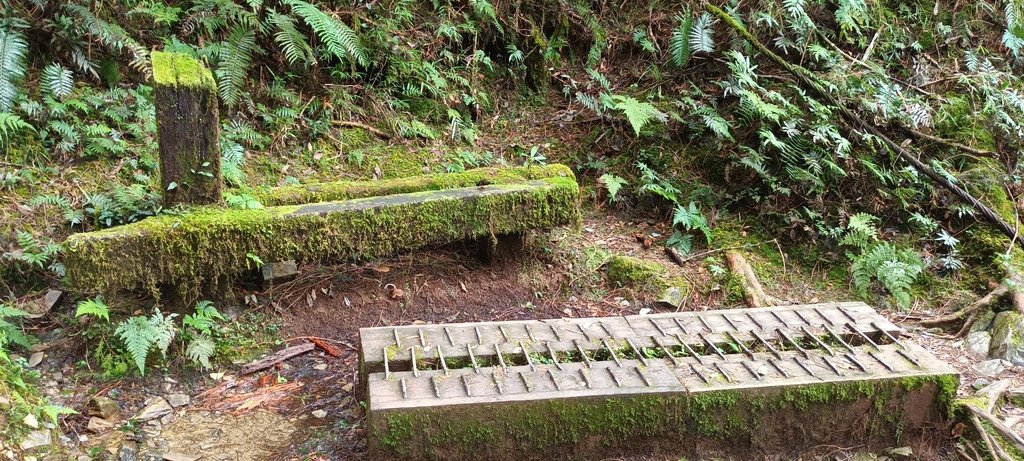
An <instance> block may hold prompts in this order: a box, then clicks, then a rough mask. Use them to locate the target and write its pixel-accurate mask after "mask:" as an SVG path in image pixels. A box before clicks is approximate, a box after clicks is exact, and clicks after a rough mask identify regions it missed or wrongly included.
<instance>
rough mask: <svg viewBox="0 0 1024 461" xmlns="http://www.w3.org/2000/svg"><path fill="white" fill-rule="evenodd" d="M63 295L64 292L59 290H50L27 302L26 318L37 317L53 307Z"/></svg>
mask: <svg viewBox="0 0 1024 461" xmlns="http://www.w3.org/2000/svg"><path fill="white" fill-rule="evenodd" d="M63 296H64V292H63V291H60V290H50V291H47V292H46V295H44V296H43V297H42V298H39V299H37V300H35V302H34V303H29V306H28V309H27V311H28V313H29V315H28V318H30V319H37V318H40V317H42V316H44V315H46V313H48V312H50V310H52V309H53V306H56V305H57V303H58V302H59V301H60V298H61V297H63Z"/></svg>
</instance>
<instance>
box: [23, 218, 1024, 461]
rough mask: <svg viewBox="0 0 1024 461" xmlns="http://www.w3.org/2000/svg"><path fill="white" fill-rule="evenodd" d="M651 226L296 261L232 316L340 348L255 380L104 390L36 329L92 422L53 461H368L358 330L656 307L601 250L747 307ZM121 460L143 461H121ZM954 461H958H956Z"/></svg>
mask: <svg viewBox="0 0 1024 461" xmlns="http://www.w3.org/2000/svg"><path fill="white" fill-rule="evenodd" d="M656 221H657V220H651V221H650V222H648V220H646V219H639V220H637V219H627V218H622V217H613V216H609V215H604V214H593V215H591V216H589V217H587V218H586V219H585V221H584V223H583V225H582V226H581V228H580V229H578V230H567V229H557V230H555V231H553V232H550V233H543V234H536V235H533V236H532V237H531V240H530V245H529V248H530V252H531V254H529V255H528V256H527V257H525V258H522V259H521V260H520V261H518V262H513V263H497V264H490V265H487V264H484V263H482V262H481V261H480V260H479V259H477V258H476V248H475V247H474V246H473V245H470V244H454V245H449V246H446V247H442V248H433V249H428V250H424V251H418V252H414V253H410V254H406V255H402V256H397V257H394V258H391V259H386V260H379V261H373V262H371V263H361V264H351V263H346V264H336V265H303V266H301V267H300V269H301V272H300V275H299V276H298V277H297V278H296V279H294V280H292V281H289V282H286V283H283V284H279V285H276V286H273V287H270V288H265V289H264V288H253V287H247V286H240V287H237V289H236V293H235V295H236V296H239V297H240V298H241V297H245V296H251V295H255V296H256V300H257V302H256V303H255V305H250V306H246V307H237V308H234V309H232V308H225V310H227V311H229V312H230V313H232V314H234V315H243V316H245V315H253V314H258V315H260V317H259V318H260V319H264V320H262V321H266V322H273V323H275V324H277V325H279V330H278V331H277V335H279V337H280V339H281V344H265V345H264V346H266V347H265V349H268V350H276V349H280V348H282V347H283V346H284V345H285V344H289V345H293V344H297V343H300V342H305V341H308V340H309V339H310V338H317V339H319V340H320V341H322V342H324V343H327V344H330V345H331V346H333V347H328V349H330V351H325V350H324V349H322V348H318V349H315V350H314V351H312V352H310V353H307V354H305V355H302V356H299V357H297V358H294V359H291V360H288V361H286V362H284V363H282V364H279V365H277V366H276V367H273V368H271V369H269V370H265V371H261V372H257V373H254V374H251V375H248V376H242V375H240V374H239V371H240V369H241V365H242V364H241V363H236V364H231V365H225V366H221V367H218V368H217V369H215V370H207V371H203V372H200V371H199V370H185V371H181V370H178V369H177V368H181V367H176V366H174V365H175V364H173V363H172V364H171V367H170V369H169V370H160V369H156V370H152V372H151V373H150V374H149V375H147V376H146V377H145V378H125V379H121V380H116V381H113V382H102V381H98V380H96V379H95V378H93V377H91V376H90V375H88V374H81V375H76V373H75V371H74V370H75V366H76V362H78V361H80V360H81V359H82V356H83V353H84V346H83V341H84V339H83V338H81V337H75V336H64V335H61V334H60V332H61V331H63V329H61V328H60V327H61V325H53V324H40V325H37V326H36V327H37V329H38V330H39V331H37V333H39V334H40V336H41V337H42V338H43V339H44V340H46V339H50V341H45V342H44V345H43V346H41V347H40V349H45V352H46V354H47V358H46V359H45V360H44V361H43V363H42V364H40V367H41V373H42V376H43V379H42V384H43V386H44V389H46V391H47V393H49V394H50V395H51V397H52V398H53V399H54V400H56V401H57V402H58V403H62V404H65V405H67V406H70V407H72V408H75V409H77V410H79V411H81V412H82V413H83V415H76V416H69V417H65V418H64V419H63V426H64V427H63V428H62V429H63V430H64V433H65V434H66V438H65V439H64V440H61V441H60V442H62V443H61V445H62V448H61V449H59V450H57V451H56V452H57V453H60V454H59V455H56V457H54V458H53V459H68V457H69V456H70V457H71V459H76V458H75V457H76V456H77V457H82V458H81V459H111V458H114V457H115V456H117V457H122V458H121V459H147V458H146V455H147V454H152V453H161V454H166V453H171V454H172V455H175V456H180V458H177V459H203V460H224V461H227V460H246V461H257V460H291V459H302V460H359V459H364V458H365V453H366V441H365V431H364V426H363V418H364V414H363V410H362V407H361V406H360V404H359V402H358V401H357V400H356V398H355V395H354V389H355V387H356V366H357V365H356V364H357V353H356V350H355V344H357V342H358V330H359V328H362V327H374V326H383V325H402V324H413V323H418V322H426V323H440V322H466V321H489V320H508V319H528V318H551V317H589V316H609V315H624V314H637V313H639V312H640V310H641V309H647V308H650V307H651V306H652V305H653V304H652V301H654V297H655V296H656V295H657V293H654V292H652V291H649V290H643V289H628V288H618V287H614V286H611V285H610V284H608V283H607V282H606V281H605V279H604V278H603V277H602V275H601V271H600V268H599V266H600V261H599V260H597V259H599V258H598V257H596V256H594V255H593V252H592V250H593V249H595V248H597V249H603V250H607V251H609V252H614V253H619V254H629V255H632V256H636V257H640V258H643V259H647V260H651V261H656V262H658V263H660V264H662V265H663V266H664V267H665V268H667V269H668V270H669V271H670V275H672V276H677V277H683V278H685V279H686V280H687V281H688V282H689V283H690V285H691V287H694V288H696V289H693V290H691V292H690V294H689V296H688V298H687V301H686V303H685V305H684V309H706V308H709V307H714V308H727V307H738V306H739V305H740V304H741V300H739V299H736V298H735V297H734V296H733V297H730V296H729V293H728V287H726V286H721V284H720V280H719V279H716V277H715V276H714V275H713V274H711V273H710V271H709V269H708V267H709V262H708V261H704V260H703V258H695V259H693V260H691V261H687V262H686V263H685V264H684V265H683V266H679V265H677V264H675V263H674V262H673V261H672V260H671V259H670V258H669V257H668V256H667V255H666V254H665V253H663V251H662V248H663V244H662V242H663V241H664V239H665V234H666V233H667V232H665V229H664V227H663V225H658V224H652V223H654V222H656ZM638 235H639V238H638V237H637V236H638ZM738 235H739V236H740V237H741V238H748V239H749V243H750V244H753V245H758V246H763V247H766V248H761V249H760V250H758V251H759V252H760V253H761V254H769V255H773V256H772V257H771V258H767V257H766V259H773V260H774V265H773V269H772V272H770V273H766V274H765V275H767V276H766V277H764V280H763V281H764V282H765V285H766V288H767V289H768V290H769V291H771V292H772V294H774V295H775V296H777V297H780V298H783V299H786V300H789V301H792V302H824V301H833V300H848V299H852V295H851V294H850V291H849V287H848V286H844V285H843V284H841V283H837V282H836V281H835V280H834V279H833V278H829V277H828V270H825V269H823V268H820V267H817V266H812V267H811V268H809V269H808V268H804V267H803V266H801V265H799V264H794V263H793V262H792V257H793V256H794V255H791V254H789V253H787V252H786V251H784V250H783V247H782V246H781V245H778V242H775V241H769V242H765V241H761V240H758V239H757V238H756V237H754V236H747V235H746V233H745V232H744V231H743V230H742V229H741V230H740V231H739V232H738ZM647 237H650V238H647ZM645 240H646V241H645ZM791 251H792V250H791ZM753 253H754V254H757V253H758V252H753ZM707 256H708V257H712V258H714V257H715V254H714V253H712V254H709V255H707ZM775 256H777V259H776V258H775ZM796 257H797V258H798V259H799V255H796ZM755 258H756V256H755ZM756 262H758V261H757V259H755V263H756ZM712 264H713V263H712ZM946 304H947V303H921V305H922V306H928V307H927V308H928V309H947V308H948V309H953V308H955V307H958V306H955V305H953V304H955V303H954V302H952V301H951V302H950V303H948V304H950V305H948V306H947V305H946ZM65 308H68V307H65ZM883 313H884V314H885V315H887V316H889V317H890V318H891V319H892V320H894V321H895V322H897V323H900V322H903V325H904V326H905V327H908V328H909V329H911V331H912V333H913V334H914V335H915V336H916V337H917V339H918V341H919V342H920V343H921V344H922V345H924V346H925V347H927V348H928V349H930V350H931V351H932V352H934V353H935V354H936V355H938V356H939V357H940V358H943V359H944V360H947V361H949V362H950V363H951V364H953V365H954V366H955V367H956V368H957V369H959V370H960V371H961V372H962V373H964V380H963V389H962V393H967V392H970V391H971V386H972V384H975V383H976V380H977V379H978V376H976V373H975V372H974V371H973V370H972V365H973V364H975V363H976V362H977V361H978V359H976V358H972V357H970V356H969V355H967V353H965V352H964V350H963V348H962V347H961V345H960V344H959V343H957V342H956V341H955V340H950V339H943V338H942V337H941V335H939V334H938V333H935V332H924V331H915V330H914V329H913V325H912V323H911V322H908V321H907V320H908V318H916V317H921V316H927V315H933V314H934V313H935V312H923V311H920V310H918V311H911V312H904V313H901V314H894V313H893V312H883ZM64 327H67V326H64ZM328 352H334V353H336V354H337V356H333V355H332V354H330V353H328ZM179 365H180V364H179ZM171 370H173V371H171ZM211 371H212V373H211ZM1004 377H1007V378H1012V379H1014V380H1015V383H1014V385H1015V386H1021V385H1024V372H1022V370H1021V369H1019V368H1014V367H1008V368H1007V369H1006V370H1004V371H1002V372H1001V373H1000V374H999V375H997V376H988V377H986V378H984V379H985V380H987V381H994V380H996V379H998V378H1004ZM175 393H182V394H186V395H188V396H190V402H189V403H188V404H187V405H183V406H181V407H179V408H175V409H174V411H173V413H172V414H170V415H169V416H164V417H162V418H159V419H155V420H153V421H151V422H147V423H141V424H139V426H137V427H129V428H127V429H125V428H122V429H121V430H113V431H109V432H106V433H105V434H102V435H97V434H94V433H92V432H90V431H89V430H88V429H87V428H86V426H87V418H86V416H84V413H85V403H86V401H87V400H88V399H89V398H90V397H92V396H96V395H99V396H108V397H111V398H113V399H114V400H116V401H117V402H119V403H120V405H121V409H122V417H124V418H127V417H130V416H132V415H134V414H136V413H137V412H138V411H139V409H141V408H142V407H143V406H145V404H146V401H147V399H150V398H160V397H164V396H167V395H169V394H175ZM126 447H127V449H126ZM126 450H127V452H128V454H129V455H131V456H134V458H123V456H126ZM856 452H857V447H837V449H836V450H834V453H833V454H832V455H830V457H829V458H828V459H837V460H845V459H877V458H872V457H870V456H874V454H870V455H864V454H861V455H864V456H869V457H862V458H854V456H861V455H856ZM950 453H951V452H950ZM196 456H201V458H195V457H196ZM87 457H88V458H87ZM636 459H640V458H636ZM673 459H675V458H673ZM948 459H955V457H952V455H951V454H950V455H949V457H948Z"/></svg>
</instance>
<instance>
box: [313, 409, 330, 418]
mask: <svg viewBox="0 0 1024 461" xmlns="http://www.w3.org/2000/svg"><path fill="white" fill-rule="evenodd" d="M311 414H312V415H313V417H314V418H320V419H323V418H326V417H327V410H313V412H312V413H311Z"/></svg>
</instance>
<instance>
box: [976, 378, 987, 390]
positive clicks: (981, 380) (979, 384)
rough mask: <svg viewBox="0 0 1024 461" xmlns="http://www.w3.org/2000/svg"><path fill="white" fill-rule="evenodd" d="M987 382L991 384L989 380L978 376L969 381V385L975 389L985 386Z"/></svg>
mask: <svg viewBox="0 0 1024 461" xmlns="http://www.w3.org/2000/svg"><path fill="white" fill-rule="evenodd" d="M989 384H991V381H989V380H987V379H985V378H978V379H975V380H974V382H973V383H971V387H973V388H974V389H975V390H978V389H982V388H984V387H985V386H988V385H989Z"/></svg>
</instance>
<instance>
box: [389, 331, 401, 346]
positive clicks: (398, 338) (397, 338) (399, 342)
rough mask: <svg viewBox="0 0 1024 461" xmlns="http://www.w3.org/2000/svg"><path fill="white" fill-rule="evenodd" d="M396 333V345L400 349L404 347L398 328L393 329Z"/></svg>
mask: <svg viewBox="0 0 1024 461" xmlns="http://www.w3.org/2000/svg"><path fill="white" fill-rule="evenodd" d="M391 331H392V332H393V333H394V334H395V346H396V347H398V348H399V349H401V348H402V338H400V337H398V328H395V329H393V330H391Z"/></svg>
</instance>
